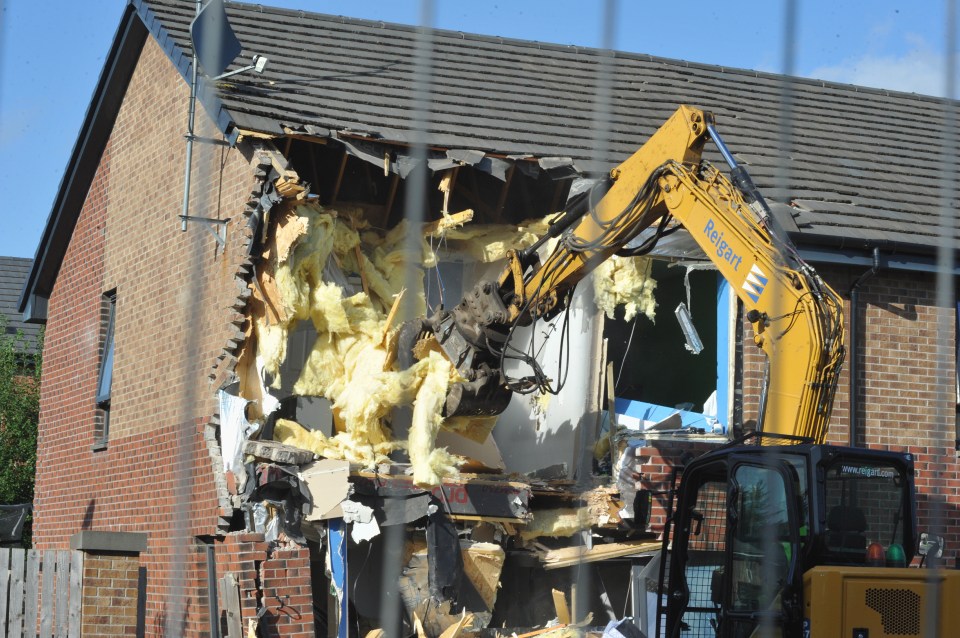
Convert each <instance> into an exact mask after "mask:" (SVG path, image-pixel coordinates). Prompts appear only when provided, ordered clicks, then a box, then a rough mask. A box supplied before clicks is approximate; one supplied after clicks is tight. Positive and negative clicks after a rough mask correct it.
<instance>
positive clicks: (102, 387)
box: [94, 290, 117, 448]
mask: <svg viewBox="0 0 960 638" xmlns="http://www.w3.org/2000/svg"><path fill="white" fill-rule="evenodd" d="M102 308H103V310H102V312H101V324H102V325H103V326H104V331H103V335H104V336H103V349H102V350H101V356H100V372H99V375H98V377H97V396H96V405H97V409H98V412H99V414H98V417H99V418H100V419H101V423H99V424H98V428H97V429H98V430H99V431H98V432H97V436H96V441H95V444H94V445H95V448H103V447H105V446H106V444H107V439H108V438H109V432H110V394H111V388H112V386H113V356H114V338H113V333H114V324H115V323H116V314H117V292H116V290H113V291H110V292H108V293H106V294H105V295H103V303H102Z"/></svg>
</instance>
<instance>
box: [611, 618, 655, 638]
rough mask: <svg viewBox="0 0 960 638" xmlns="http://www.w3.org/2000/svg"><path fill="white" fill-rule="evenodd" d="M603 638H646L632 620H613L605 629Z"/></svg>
mask: <svg viewBox="0 0 960 638" xmlns="http://www.w3.org/2000/svg"><path fill="white" fill-rule="evenodd" d="M603 638H646V634H644V633H643V632H642V631H640V628H639V627H637V626H636V625H635V624H634V621H633V620H632V619H630V618H622V619H620V620H611V621H610V622H608V623H607V626H606V627H604V628H603Z"/></svg>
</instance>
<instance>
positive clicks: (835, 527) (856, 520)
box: [827, 505, 867, 563]
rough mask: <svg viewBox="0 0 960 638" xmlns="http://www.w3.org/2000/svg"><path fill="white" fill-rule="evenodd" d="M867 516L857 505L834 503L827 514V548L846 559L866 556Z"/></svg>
mask: <svg viewBox="0 0 960 638" xmlns="http://www.w3.org/2000/svg"><path fill="white" fill-rule="evenodd" d="M866 531H867V517H866V516H865V515H864V513H863V510H861V509H860V508H859V507H854V506H851V505H836V506H834V507H832V508H831V509H830V512H829V513H828V514H827V549H828V550H830V551H831V552H834V553H837V554H840V555H842V556H843V557H845V558H846V559H847V560H850V561H853V562H858V563H862V562H864V561H866V558H867V536H866V534H865V532H866Z"/></svg>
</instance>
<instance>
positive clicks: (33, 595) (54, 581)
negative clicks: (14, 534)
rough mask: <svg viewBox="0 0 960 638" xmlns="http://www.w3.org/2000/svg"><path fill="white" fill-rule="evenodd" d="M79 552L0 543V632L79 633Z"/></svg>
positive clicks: (13, 637) (27, 636) (43, 636)
mask: <svg viewBox="0 0 960 638" xmlns="http://www.w3.org/2000/svg"><path fill="white" fill-rule="evenodd" d="M82 577H83V553H81V552H76V551H55V550H47V551H44V552H40V551H37V550H34V549H30V550H23V549H10V548H0V634H2V635H3V636H6V638H36V637H38V636H39V638H50V637H52V636H55V637H56V638H80V603H81V592H80V587H81V584H82Z"/></svg>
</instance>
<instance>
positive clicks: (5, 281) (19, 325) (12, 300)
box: [0, 257, 40, 352]
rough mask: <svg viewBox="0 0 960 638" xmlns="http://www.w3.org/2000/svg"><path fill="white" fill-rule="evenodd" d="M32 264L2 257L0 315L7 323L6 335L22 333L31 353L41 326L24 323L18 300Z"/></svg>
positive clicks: (28, 261) (15, 258) (0, 266)
mask: <svg viewBox="0 0 960 638" xmlns="http://www.w3.org/2000/svg"><path fill="white" fill-rule="evenodd" d="M32 263H33V260H32V259H24V258H22V257H0V315H2V317H3V318H4V320H5V321H6V333H7V334H8V335H14V334H16V333H17V332H22V333H23V336H24V338H25V344H24V345H26V346H27V348H28V349H29V351H30V352H33V351H34V350H35V349H36V344H37V333H38V332H40V326H37V325H36V324H30V323H25V322H24V321H23V315H21V314H20V311H19V310H18V309H17V300H18V299H19V298H20V291H21V290H22V289H23V283H24V282H25V281H26V280H27V274H28V273H29V272H30V265H31V264H32Z"/></svg>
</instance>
